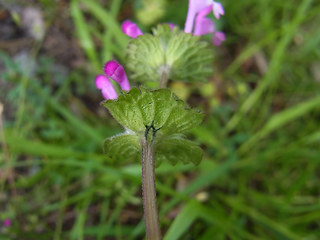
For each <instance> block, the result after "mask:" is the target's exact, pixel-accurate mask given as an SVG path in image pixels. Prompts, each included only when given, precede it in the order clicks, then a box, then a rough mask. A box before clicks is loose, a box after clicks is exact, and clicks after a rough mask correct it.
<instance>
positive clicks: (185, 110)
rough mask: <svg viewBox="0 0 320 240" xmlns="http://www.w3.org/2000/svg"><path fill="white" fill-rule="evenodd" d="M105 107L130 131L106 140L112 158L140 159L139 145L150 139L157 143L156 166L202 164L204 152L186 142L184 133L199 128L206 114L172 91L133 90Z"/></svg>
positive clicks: (109, 101) (191, 143)
mask: <svg viewBox="0 0 320 240" xmlns="http://www.w3.org/2000/svg"><path fill="white" fill-rule="evenodd" d="M103 106H105V107H106V108H107V109H108V110H109V111H110V113H111V115H112V116H113V117H114V118H115V120H117V121H118V122H119V123H120V124H121V125H122V126H123V127H124V128H125V129H127V133H126V134H124V135H119V136H116V137H113V138H109V139H106V141H105V144H104V147H105V151H106V152H107V153H108V155H109V156H110V157H112V156H114V157H115V158H117V159H123V158H130V159H135V158H137V154H141V146H140V141H141V139H142V138H144V137H147V136H148V138H150V137H151V139H152V140H154V144H155V145H154V146H155V157H156V165H159V164H160V162H161V161H162V160H167V161H169V162H171V163H172V164H175V163H176V162H177V161H182V162H183V163H189V162H192V163H194V164H198V163H199V161H200V160H201V157H202V150H201V148H200V147H199V146H198V145H196V144H195V143H193V142H192V141H189V140H187V139H185V138H184V135H183V133H185V132H187V131H188V130H191V129H192V128H194V127H196V126H198V125H200V123H201V122H202V119H203V114H202V113H200V112H199V111H196V110H194V109H191V108H189V107H188V106H187V105H186V104H185V103H184V102H183V101H182V100H180V99H179V98H178V97H177V96H176V95H175V94H174V93H172V92H171V91H170V90H169V89H158V90H154V91H148V90H146V89H144V88H142V89H141V90H139V89H137V88H132V89H131V90H130V91H129V92H125V93H123V95H121V96H119V98H118V99H115V100H108V101H106V102H104V103H103ZM128 133H130V134H128ZM146 133H148V134H147V136H146ZM150 141H151V140H150ZM117 155H119V156H117ZM126 156H127V157H126Z"/></svg>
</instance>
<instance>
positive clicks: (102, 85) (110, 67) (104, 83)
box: [95, 60, 130, 100]
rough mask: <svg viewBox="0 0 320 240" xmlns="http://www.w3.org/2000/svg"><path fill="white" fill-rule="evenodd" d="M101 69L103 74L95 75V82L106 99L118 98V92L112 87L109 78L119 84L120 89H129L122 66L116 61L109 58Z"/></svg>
mask: <svg viewBox="0 0 320 240" xmlns="http://www.w3.org/2000/svg"><path fill="white" fill-rule="evenodd" d="M103 70H104V73H105V75H103V74H99V75H98V76H96V80H95V83H96V87H97V88H98V89H101V92H102V95H103V97H104V98H105V99H107V100H108V99H116V98H118V94H117V92H116V90H115V89H114V87H113V85H112V83H111V81H110V78H111V79H113V80H114V81H116V82H117V83H118V84H119V85H120V87H121V89H122V90H124V91H129V90H130V84H129V80H128V78H127V75H126V73H125V71H124V69H123V67H122V66H121V65H120V64H119V63H118V62H117V61H114V60H111V61H109V62H107V63H106V64H105V65H104V68H103Z"/></svg>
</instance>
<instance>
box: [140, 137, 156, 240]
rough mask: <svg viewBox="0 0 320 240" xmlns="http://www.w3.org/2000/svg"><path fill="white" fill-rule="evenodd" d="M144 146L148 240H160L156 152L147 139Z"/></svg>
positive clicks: (143, 186) (145, 214)
mask: <svg viewBox="0 0 320 240" xmlns="http://www.w3.org/2000/svg"><path fill="white" fill-rule="evenodd" d="M141 146H142V198H143V209H144V219H145V224H146V237H147V240H160V239H161V233H160V227H159V220H158V210H157V198H156V187H155V174H154V152H153V147H152V142H151V143H148V141H147V140H146V138H143V139H142V141H141Z"/></svg>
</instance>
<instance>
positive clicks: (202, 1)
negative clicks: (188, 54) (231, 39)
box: [184, 0, 225, 46]
mask: <svg viewBox="0 0 320 240" xmlns="http://www.w3.org/2000/svg"><path fill="white" fill-rule="evenodd" d="M210 12H213V14H214V16H215V17H216V18H217V19H219V18H220V16H221V15H224V9H223V7H222V5H221V3H218V2H215V1H213V0H189V9H188V15H187V20H186V23H185V28H184V31H185V32H186V33H193V34H194V35H205V34H209V33H212V34H213V37H212V43H213V44H214V45H216V46H219V45H221V43H222V42H223V41H224V40H225V35H224V34H223V33H222V32H216V29H215V25H214V22H213V21H212V20H211V19H209V18H207V17H206V16H207V15H208V14H209V13H210ZM218 33H219V34H218ZM222 34H223V37H222Z"/></svg>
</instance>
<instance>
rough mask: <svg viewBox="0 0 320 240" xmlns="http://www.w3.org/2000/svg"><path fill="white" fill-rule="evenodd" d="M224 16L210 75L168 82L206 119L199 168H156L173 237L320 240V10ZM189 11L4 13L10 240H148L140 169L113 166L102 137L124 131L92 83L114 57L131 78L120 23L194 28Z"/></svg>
mask: <svg viewBox="0 0 320 240" xmlns="http://www.w3.org/2000/svg"><path fill="white" fill-rule="evenodd" d="M222 4H223V6H224V8H225V13H226V14H225V16H223V17H222V18H221V20H220V21H219V22H217V28H218V29H220V30H222V31H224V32H225V33H226V36H227V41H226V42H225V43H224V44H223V45H222V46H221V47H214V48H213V51H212V54H214V56H215V64H214V66H212V67H213V68H214V74H213V76H211V77H210V78H209V79H208V82H207V83H202V84H199V83H197V84H185V83H183V84H182V83H170V87H171V88H172V89H173V90H174V91H175V92H176V94H177V95H179V96H180V97H181V98H183V99H185V100H186V101H187V102H188V103H189V104H190V105H191V106H193V107H198V108H200V109H202V111H204V112H205V114H206V118H205V121H204V123H203V124H202V126H201V127H198V128H197V129H194V131H192V133H190V136H189V137H190V138H192V139H194V140H195V141H197V142H198V143H199V144H201V146H202V148H203V149H204V152H205V154H204V159H203V161H202V162H201V164H200V165H199V166H197V167H194V166H192V165H182V164H178V165H176V166H174V167H172V166H170V165H169V164H166V163H164V164H162V165H161V166H160V167H159V168H158V169H156V178H157V179H156V184H157V191H158V208H159V213H160V223H161V229H162V232H163V235H164V236H165V239H166V240H174V239H190V240H191V239H200V240H207V239H248V240H250V239H268V240H270V239H275V240H278V239H279V240H291V239H296V240H301V239H306V240H317V239H320V185H319V180H320V175H319V173H320V165H319V163H320V94H319V93H320V28H319V23H320V14H319V12H320V3H319V1H311V0H299V1H298V0H292V1H272V0H264V1H254V0H238V1H228V0H223V1H222ZM187 7H188V2H187V1H186V0H174V1H167V0H160V1H159V0H131V1H121V0H109V1H108V0H94V1H92V0H78V1H77V0H71V1H67V0H56V1H50V0H38V1H36V0H30V1H22V0H21V1H17V0H16V1H11V0H10V1H9V0H2V1H1V2H0V49H1V50H0V102H1V105H2V107H3V111H2V112H1V116H0V117H1V119H2V121H1V122H0V123H1V124H0V137H1V138H0V141H1V151H0V180H1V182H0V187H1V191H0V202H1V205H0V221H1V226H0V239H4V240H9V239H10V240H11V239H12V240H13V239H17V240H21V239H27V240H29V239H37V240H41V239H54V240H58V239H71V240H78V239H84V240H85V239H88V240H89V239H98V240H102V239H108V240H109V239H117V240H118V239H143V238H144V222H143V209H142V203H141V163H140V161H139V160H137V161H136V162H126V161H123V162H115V161H113V160H112V159H108V158H106V157H105V156H104V155H103V152H102V143H103V140H104V138H106V137H109V136H112V135H113V134H117V133H120V132H121V131H122V130H121V128H120V126H118V125H117V124H116V123H115V122H114V121H113V119H112V118H111V116H110V115H109V114H108V112H107V111H106V110H105V109H104V108H103V107H101V106H100V105H99V103H100V101H101V100H102V97H101V93H100V92H99V91H98V90H96V89H95V86H94V77H95V75H97V74H100V73H102V66H103V63H104V62H106V61H108V60H110V59H112V58H116V59H118V60H119V61H120V62H121V63H122V64H123V65H124V67H125V64H126V62H125V54H124V53H125V52H124V51H125V48H126V44H127V42H128V40H129V38H128V37H127V36H125V35H124V34H122V32H121V29H120V24H121V22H122V21H123V20H125V19H132V20H134V21H136V22H137V23H138V25H139V26H140V28H141V29H143V31H145V32H148V31H150V29H151V28H152V26H155V25H156V24H157V23H158V22H172V23H174V24H176V25H178V26H180V27H181V28H182V29H183V27H184V21H185V18H186V13H187ZM204 39H206V38H205V37H204ZM208 54H211V53H208ZM132 85H134V83H132ZM5 219H10V220H11V226H9V227H6V226H4V225H3V221H4V220H5Z"/></svg>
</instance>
